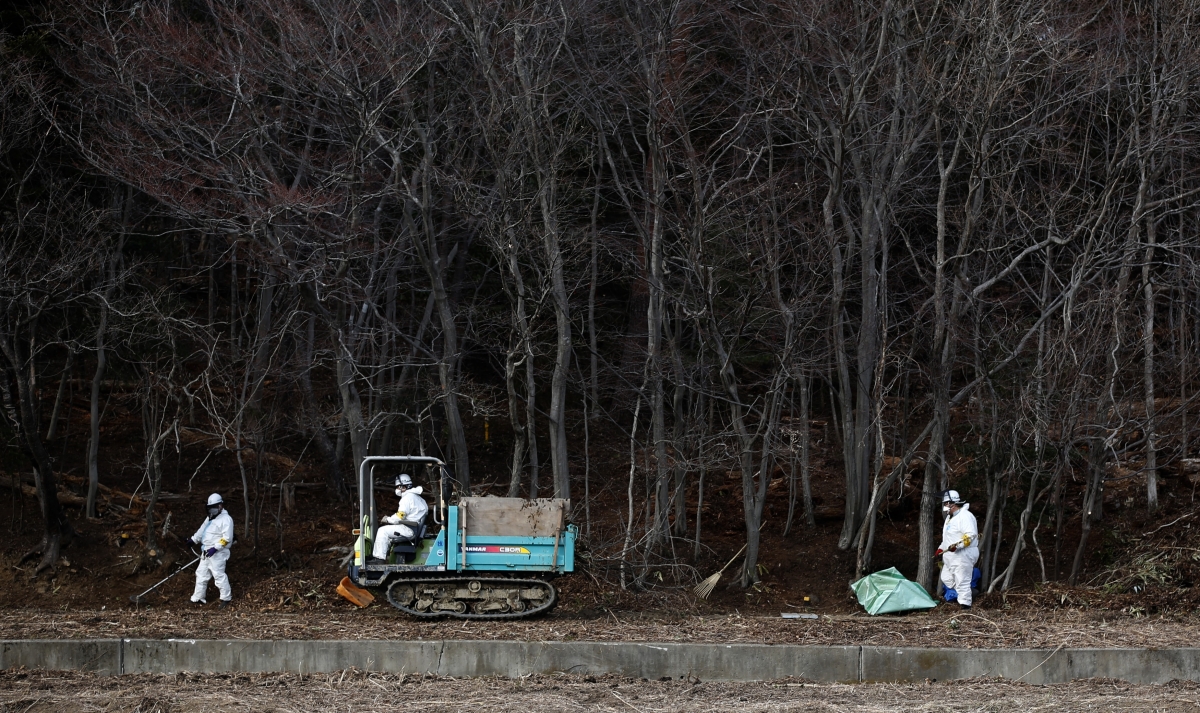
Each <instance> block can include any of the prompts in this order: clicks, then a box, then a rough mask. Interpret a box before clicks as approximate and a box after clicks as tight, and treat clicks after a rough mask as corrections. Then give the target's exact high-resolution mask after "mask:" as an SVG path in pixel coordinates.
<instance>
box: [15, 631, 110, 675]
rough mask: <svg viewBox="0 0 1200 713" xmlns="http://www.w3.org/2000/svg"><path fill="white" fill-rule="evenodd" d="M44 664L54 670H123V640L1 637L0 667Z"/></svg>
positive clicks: (44, 666) (106, 673) (100, 672)
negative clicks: (11, 639)
mask: <svg viewBox="0 0 1200 713" xmlns="http://www.w3.org/2000/svg"><path fill="white" fill-rule="evenodd" d="M21 667H25V668H43V669H50V670H55V671H95V672H96V673H99V674H102V675H105V676H111V675H114V674H118V673H121V672H122V671H121V640H120V639H100V640H83V641H72V640H69V639H42V640H38V639H31V640H20V641H4V640H0V669H5V668H21Z"/></svg>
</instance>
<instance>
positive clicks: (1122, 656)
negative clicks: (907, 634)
mask: <svg viewBox="0 0 1200 713" xmlns="http://www.w3.org/2000/svg"><path fill="white" fill-rule="evenodd" d="M16 667H25V668H39V669H74V670H85V671H96V672H97V673H101V674H105V675H108V674H122V673H176V672H181V671H195V672H210V673H224V672H238V671H246V672H291V673H323V672H331V671H340V670H342V669H346V668H351V667H354V668H358V669H363V670H369V671H386V672H390V673H433V674H439V675H443V676H456V677H470V676H502V677H507V678H515V677H518V676H525V675H529V674H534V673H555V672H565V673H576V674H597V675H598V674H606V673H616V674H621V675H625V676H632V677H635V678H648V679H652V680H654V679H661V678H672V679H678V678H681V677H687V676H691V677H695V678H699V679H700V680H704V681H762V680H773V679H778V678H785V677H788V676H792V677H796V678H804V679H809V680H813V681H822V682H858V681H868V682H903V681H922V680H925V679H935V680H940V681H948V680H954V679H961V678H973V677H977V676H996V677H1003V678H1008V679H1014V680H1021V681H1024V682H1026V683H1032V684H1047V683H1064V682H1067V681H1071V680H1074V679H1079V678H1113V679H1120V680H1125V681H1129V682H1130V683H1165V682H1167V681H1171V680H1176V679H1179V680H1192V681H1197V680H1200V649H1161V650H1151V649H1046V650H1039V649H918V648H903V647H900V648H896V647H882V646H770V645H764V644H667V643H661V644H660V643H629V642H589V641H572V642H536V641H528V642H527V641H456V640H449V641H247V640H228V641H212V640H188V639H167V640H157V639H111V640H43V641H36V640H29V641H25V640H9V641H0V668H16Z"/></svg>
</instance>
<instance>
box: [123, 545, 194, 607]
mask: <svg viewBox="0 0 1200 713" xmlns="http://www.w3.org/2000/svg"><path fill="white" fill-rule="evenodd" d="M194 551H195V550H193V552H194ZM199 561H200V555H196V559H194V560H192V561H191V562H188V563H187V564H185V565H184V566H182V567H180V568H179V569H177V570H175V571H174V572H172V573H170V574H168V575H167V576H166V577H164V578H163V580H162V581H161V582H159V583H158V584H156V585H154V586H153V587H150V588H149V589H147V590H146V591H144V592H142V593H141V594H134V595H132V596H130V597H129V601H131V602H133V603H134V604H141V603H142V601H143V600H144V598H145V596H146V595H147V594H149V593H150V592H153V591H154V590H155V589H158V588H159V587H161V586H162V585H163V584H165V583H166V582H167V580H169V579H171V578H172V577H174V576H175V575H177V574H179V573H180V572H182V571H183V570H185V569H187V568H188V567H191V566H192V565H194V564H196V563H197V562H199Z"/></svg>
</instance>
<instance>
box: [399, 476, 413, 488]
mask: <svg viewBox="0 0 1200 713" xmlns="http://www.w3.org/2000/svg"><path fill="white" fill-rule="evenodd" d="M396 485H403V486H404V487H406V488H411V487H412V476H411V475H409V474H408V473H401V474H400V477H399V478H396Z"/></svg>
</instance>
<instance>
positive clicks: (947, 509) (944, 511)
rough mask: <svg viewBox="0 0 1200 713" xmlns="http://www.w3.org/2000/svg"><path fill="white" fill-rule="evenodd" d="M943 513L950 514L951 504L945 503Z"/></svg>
mask: <svg viewBox="0 0 1200 713" xmlns="http://www.w3.org/2000/svg"><path fill="white" fill-rule="evenodd" d="M942 514H943V515H949V514H950V506H949V505H943V506H942Z"/></svg>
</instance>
